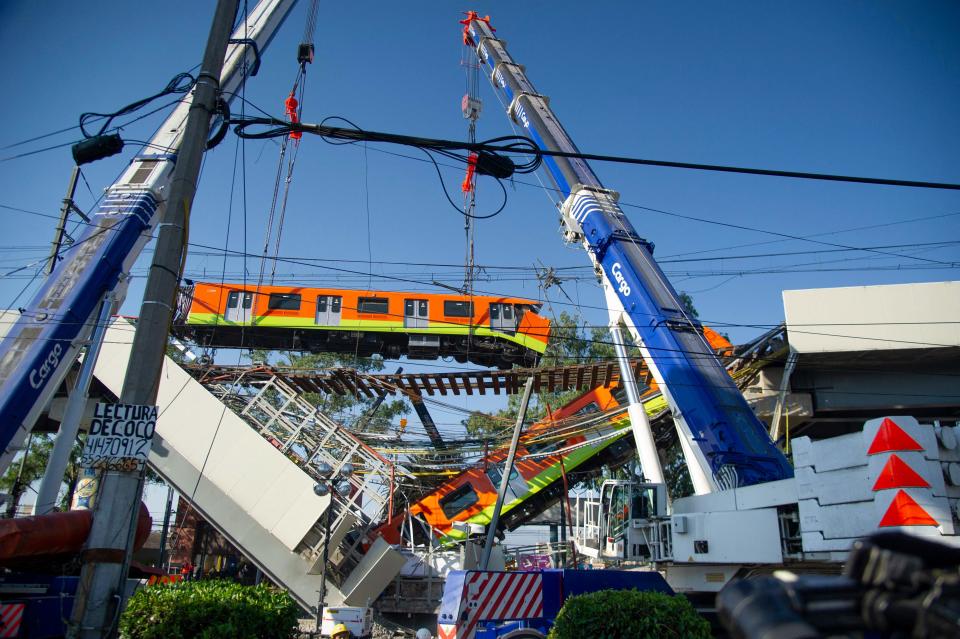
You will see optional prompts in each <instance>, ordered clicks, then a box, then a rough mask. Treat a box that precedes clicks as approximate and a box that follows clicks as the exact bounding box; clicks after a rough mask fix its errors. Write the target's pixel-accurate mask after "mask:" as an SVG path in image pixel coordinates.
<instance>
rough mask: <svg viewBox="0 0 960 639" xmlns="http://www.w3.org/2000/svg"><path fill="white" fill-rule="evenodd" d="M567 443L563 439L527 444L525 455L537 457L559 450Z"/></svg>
mask: <svg viewBox="0 0 960 639" xmlns="http://www.w3.org/2000/svg"><path fill="white" fill-rule="evenodd" d="M566 443H567V440H565V439H558V440H556V441H552V442H539V443H537V444H527V445H526V448H527V453H528V454H530V455H538V454H540V453H552V452H553V451H555V450H559V449H560V448H562V447H563V445H564V444H566Z"/></svg>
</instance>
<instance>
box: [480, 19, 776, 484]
mask: <svg viewBox="0 0 960 639" xmlns="http://www.w3.org/2000/svg"><path fill="white" fill-rule="evenodd" d="M463 24H464V30H463V34H464V40H465V42H467V43H468V44H471V45H472V46H474V47H476V51H477V56H478V58H479V60H480V62H481V64H483V65H486V67H487V68H488V69H489V72H490V81H491V83H492V84H493V87H494V90H496V91H498V92H499V93H500V94H501V95H502V97H503V98H504V101H505V102H506V103H507V104H509V107H508V109H507V113H508V115H509V116H510V118H511V119H512V120H513V121H514V122H515V123H517V124H518V125H520V126H522V127H523V128H524V129H525V130H526V131H527V132H528V134H529V136H530V137H531V138H532V139H533V140H534V141H535V142H536V143H537V144H538V145H539V146H540V148H541V149H544V150H548V151H562V152H567V153H579V151H578V149H577V147H576V145H575V144H574V143H573V141H572V140H571V139H570V136H568V135H567V132H566V131H565V130H564V129H563V127H562V126H561V124H560V121H559V120H558V118H557V116H556V114H554V112H553V111H552V109H551V108H550V105H549V101H548V98H547V97H546V96H544V95H541V94H540V93H538V92H537V90H536V89H535V88H534V86H533V84H532V83H531V82H530V80H529V79H528V78H527V76H526V73H525V71H524V68H523V67H522V66H520V65H519V64H517V63H516V62H514V61H513V59H512V58H511V57H510V55H509V53H507V49H506V47H505V45H504V43H503V42H502V41H500V40H499V39H498V38H497V37H496V36H495V35H494V29H493V28H492V27H491V26H490V21H489V17H487V18H481V17H479V16H478V15H477V14H476V13H475V12H470V13H469V14H467V19H466V20H464V21H463ZM543 163H544V166H545V167H546V168H547V173H548V175H549V177H550V179H551V180H552V181H553V183H554V184H555V185H556V187H557V188H558V189H559V191H560V193H562V194H563V197H564V198H565V200H564V202H563V206H562V208H561V214H562V224H563V229H564V236H565V237H566V239H567V241H570V242H578V243H580V244H582V246H583V248H584V249H585V250H586V252H587V255H588V256H589V257H590V260H591V261H592V262H593V264H594V266H595V268H596V269H597V272H598V273H600V275H601V278H602V281H603V285H604V288H605V291H606V293H607V301H608V306H609V307H610V309H611V325H612V327H613V328H615V329H617V327H618V326H619V324H620V323H621V322H622V323H623V324H624V325H625V326H626V328H627V330H628V331H629V333H630V335H631V336H632V338H633V341H634V343H635V344H636V346H637V347H638V348H639V349H640V351H641V353H642V355H643V358H644V360H645V361H646V363H647V365H648V366H649V368H650V371H651V372H652V374H653V376H654V378H655V379H656V380H657V383H658V384H659V385H660V388H661V389H663V392H664V394H665V396H666V397H667V400H668V402H669V404H670V407H671V409H672V411H673V419H674V423H675V424H676V427H677V430H678V434H679V436H680V443H681V446H682V447H683V451H684V454H685V456H686V460H687V466H688V468H689V469H690V475H691V479H692V480H693V483H694V489H695V490H696V492H697V493H707V492H712V491H714V490H719V489H727V488H734V487H737V486H748V485H752V484H759V483H764V482H769V481H776V480H779V479H785V478H787V477H791V476H792V475H793V470H792V468H791V467H790V465H789V463H788V462H787V460H786V458H785V457H784V456H783V454H782V453H781V452H780V451H779V450H778V449H777V448H776V446H775V445H774V444H773V442H772V441H771V440H770V437H769V436H768V435H767V432H766V429H765V428H764V426H763V424H762V423H761V422H760V420H759V419H757V417H756V416H755V415H754V413H753V411H752V410H751V409H750V407H749V406H748V405H747V403H746V401H745V400H744V398H743V396H742V395H741V394H740V391H739V390H738V389H737V387H736V385H734V383H733V380H732V379H731V378H730V376H729V375H728V374H727V372H726V370H724V367H723V366H722V364H721V363H720V361H719V360H718V359H717V357H716V355H715V354H714V353H713V351H712V349H711V348H710V347H709V345H708V344H707V343H706V341H705V340H704V338H703V335H702V333H701V330H700V326H699V324H698V323H697V322H695V321H694V320H693V319H692V318H690V317H689V316H688V314H687V313H686V312H685V311H684V307H683V304H682V303H681V302H680V299H679V296H678V295H677V292H676V291H675V290H674V289H673V287H672V286H671V285H670V283H669V282H668V281H667V278H666V276H665V275H664V274H663V271H661V270H660V267H659V266H658V265H657V263H656V261H655V260H654V259H653V245H652V244H651V243H650V242H648V241H647V240H645V239H643V238H642V237H640V235H638V234H637V231H636V230H635V229H634V228H633V225H632V224H631V223H630V220H629V219H627V217H626V215H624V214H623V211H622V210H621V209H620V207H619V206H618V205H617V199H618V194H617V193H615V192H614V191H611V190H609V189H606V188H604V186H603V184H602V183H601V182H600V180H599V178H597V176H596V175H595V174H594V172H593V171H592V170H591V168H590V166H589V165H588V164H587V162H586V161H585V160H583V159H580V158H566V157H553V156H544V157H543ZM617 330H618V329H617ZM614 341H615V342H616V341H618V340H617V339H616V336H615V338H614ZM631 418H633V413H631ZM639 441H641V440H640V438H638V442H639ZM647 441H648V442H649V445H646V444H641V445H640V446H639V448H640V450H639V453H640V457H641V463H642V464H643V465H644V466H645V471H646V466H647V465H648V464H645V463H644V460H645V459H653V460H655V459H656V457H655V455H656V451H655V450H649V448H650V447H652V444H653V442H652V438H648V440H647ZM645 449H646V450H645ZM649 465H652V464H649Z"/></svg>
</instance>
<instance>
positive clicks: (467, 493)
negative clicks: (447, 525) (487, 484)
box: [440, 482, 479, 519]
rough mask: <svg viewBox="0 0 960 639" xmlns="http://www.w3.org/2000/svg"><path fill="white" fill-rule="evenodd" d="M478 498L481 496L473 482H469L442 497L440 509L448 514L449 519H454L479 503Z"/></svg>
mask: <svg viewBox="0 0 960 639" xmlns="http://www.w3.org/2000/svg"><path fill="white" fill-rule="evenodd" d="M478 500H479V497H477V491H475V490H474V489H473V484H471V483H470V482H467V483H465V484H464V485H463V486H460V488H457V489H456V490H455V491H453V492H452V493H450V494H449V495H447V496H445V497H441V498H440V509H441V510H443V514H444V515H446V516H447V519H453V518H454V517H456V516H457V515H459V514H460V513H462V512H463V511H464V510H466V509H467V508H469V507H470V506H473V505H474V504H475V503H477V501H478Z"/></svg>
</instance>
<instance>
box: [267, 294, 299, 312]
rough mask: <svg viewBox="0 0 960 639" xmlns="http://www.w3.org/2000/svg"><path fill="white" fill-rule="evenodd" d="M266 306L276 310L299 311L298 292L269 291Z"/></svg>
mask: <svg viewBox="0 0 960 639" xmlns="http://www.w3.org/2000/svg"><path fill="white" fill-rule="evenodd" d="M267 308H269V309H271V310H276V311H299V310H300V294H299V293H270V299H269V300H267Z"/></svg>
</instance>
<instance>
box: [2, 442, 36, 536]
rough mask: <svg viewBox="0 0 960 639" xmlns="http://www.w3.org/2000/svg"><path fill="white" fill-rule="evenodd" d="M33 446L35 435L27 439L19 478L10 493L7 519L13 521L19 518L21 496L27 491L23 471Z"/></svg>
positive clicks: (14, 482) (19, 469)
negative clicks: (18, 510)
mask: <svg viewBox="0 0 960 639" xmlns="http://www.w3.org/2000/svg"><path fill="white" fill-rule="evenodd" d="M31 445H33V433H32V432H31V433H30V435H29V436H28V437H27V445H26V446H25V447H24V448H23V456H22V457H21V458H20V468H18V469H17V477H16V479H14V480H13V489H12V490H11V491H10V503H8V504H7V519H13V518H14V517H16V516H17V506H19V505H20V496H21V495H23V493H24V492H25V491H26V489H25V488H24V486H23V469H24V467H25V466H26V464H27V455H29V454H30V446H31Z"/></svg>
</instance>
